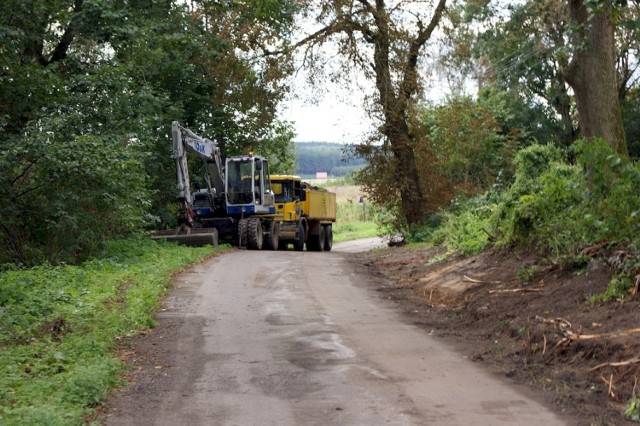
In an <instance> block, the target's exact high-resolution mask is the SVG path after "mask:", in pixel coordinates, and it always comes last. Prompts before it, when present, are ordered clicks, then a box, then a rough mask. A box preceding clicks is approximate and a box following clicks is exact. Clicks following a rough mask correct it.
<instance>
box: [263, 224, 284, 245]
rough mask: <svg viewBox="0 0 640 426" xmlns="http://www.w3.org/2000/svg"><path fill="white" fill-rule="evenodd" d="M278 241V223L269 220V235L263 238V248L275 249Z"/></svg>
mask: <svg viewBox="0 0 640 426" xmlns="http://www.w3.org/2000/svg"><path fill="white" fill-rule="evenodd" d="M279 242H280V224H279V223H278V222H274V221H271V224H270V225H269V235H267V238H266V239H265V240H264V248H265V249H267V250H277V249H278V243H279Z"/></svg>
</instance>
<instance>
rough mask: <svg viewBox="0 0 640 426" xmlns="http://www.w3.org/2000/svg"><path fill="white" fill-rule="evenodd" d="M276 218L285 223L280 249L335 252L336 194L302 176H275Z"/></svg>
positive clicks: (272, 186)
mask: <svg viewBox="0 0 640 426" xmlns="http://www.w3.org/2000/svg"><path fill="white" fill-rule="evenodd" d="M271 188H272V190H273V192H274V194H275V206H276V221H280V220H282V222H281V227H280V241H279V243H278V249H280V250H286V249H287V248H288V247H289V244H293V248H294V249H295V250H298V251H300V250H303V249H304V247H305V245H306V247H307V250H309V251H331V247H332V246H333V230H332V224H333V222H335V221H336V194H334V193H333V192H330V191H327V190H326V189H322V188H318V187H315V186H312V185H310V184H308V183H307V182H303V181H302V179H300V177H298V176H291V175H271Z"/></svg>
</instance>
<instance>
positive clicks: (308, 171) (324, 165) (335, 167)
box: [295, 142, 366, 177]
mask: <svg viewBox="0 0 640 426" xmlns="http://www.w3.org/2000/svg"><path fill="white" fill-rule="evenodd" d="M295 147H296V173H297V174H299V175H313V176H315V174H316V173H317V172H326V173H328V175H329V176H330V177H341V176H347V175H350V174H353V173H354V172H356V171H357V170H360V169H361V168H363V167H364V166H365V165H366V162H365V160H364V159H362V158H356V157H353V155H351V154H352V152H353V149H354V148H355V147H354V145H346V144H345V145H342V144H338V143H329V142H302V143H296V144H295Z"/></svg>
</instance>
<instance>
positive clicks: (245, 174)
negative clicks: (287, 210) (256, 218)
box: [225, 155, 275, 216]
mask: <svg viewBox="0 0 640 426" xmlns="http://www.w3.org/2000/svg"><path fill="white" fill-rule="evenodd" d="M225 176H226V182H225V194H226V197H227V214H228V215H230V216H243V215H252V214H273V213H275V206H274V203H273V191H272V190H271V180H270V178H269V163H268V162H267V160H265V159H264V158H263V157H260V156H254V155H246V156H237V157H230V158H227V161H226V167H225Z"/></svg>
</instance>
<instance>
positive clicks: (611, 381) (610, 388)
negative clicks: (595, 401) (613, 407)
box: [600, 374, 616, 399]
mask: <svg viewBox="0 0 640 426" xmlns="http://www.w3.org/2000/svg"><path fill="white" fill-rule="evenodd" d="M600 378H601V379H602V381H603V382H604V383H605V384H606V385H608V386H609V392H608V395H609V396H611V398H613V399H616V394H615V393H613V389H615V387H614V386H613V374H612V375H611V376H610V377H609V380H607V379H605V378H604V376H600Z"/></svg>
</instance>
